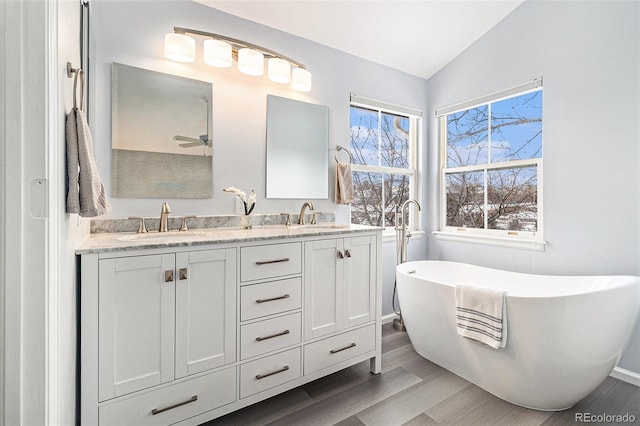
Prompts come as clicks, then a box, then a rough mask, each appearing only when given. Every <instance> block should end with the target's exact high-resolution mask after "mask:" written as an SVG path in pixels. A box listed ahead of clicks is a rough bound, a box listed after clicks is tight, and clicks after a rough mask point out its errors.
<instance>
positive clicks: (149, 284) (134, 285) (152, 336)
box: [98, 254, 175, 401]
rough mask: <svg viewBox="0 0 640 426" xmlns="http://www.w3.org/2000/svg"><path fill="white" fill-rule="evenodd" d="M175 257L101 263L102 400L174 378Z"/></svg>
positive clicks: (140, 257)
mask: <svg viewBox="0 0 640 426" xmlns="http://www.w3.org/2000/svg"><path fill="white" fill-rule="evenodd" d="M173 275H174V255H173V254H168V255H155V256H132V257H127V258H118V259H104V260H101V261H100V265H99V280H100V283H99V287H100V288H99V296H98V297H99V313H98V317H99V344H98V346H99V349H98V351H99V359H100V363H99V365H100V366H99V399H100V400H101V401H104V400H106V399H109V398H113V397H116V396H120V395H124V394H126V393H129V392H134V391H136V390H139V389H144V388H147V387H150V386H154V385H157V384H160V383H165V382H168V381H171V380H173V377H174V352H173V346H174V341H173V339H174V331H175V328H174V327H175V285H174V282H175V281H174V276H173Z"/></svg>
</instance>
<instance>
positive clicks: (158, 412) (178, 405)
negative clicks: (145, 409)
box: [151, 395, 198, 416]
mask: <svg viewBox="0 0 640 426" xmlns="http://www.w3.org/2000/svg"><path fill="white" fill-rule="evenodd" d="M197 400H198V395H193V396H192V397H191V399H188V400H186V401H182V402H178V403H177V404H173V405H170V406H168V407H165V408H154V409H153V410H151V415H152V416H155V415H156V414H160V413H164V412H165V411H169V410H173V409H174V408H178V407H182V406H183V405H186V404H189V403H191V402H196V401H197Z"/></svg>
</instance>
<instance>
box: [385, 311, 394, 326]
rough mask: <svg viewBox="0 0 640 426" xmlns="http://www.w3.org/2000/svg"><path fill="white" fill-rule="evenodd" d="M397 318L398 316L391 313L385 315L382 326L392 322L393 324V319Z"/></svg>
mask: <svg viewBox="0 0 640 426" xmlns="http://www.w3.org/2000/svg"><path fill="white" fill-rule="evenodd" d="M395 317H397V315H396V314H395V313H393V312H392V313H390V314H387V315H383V316H382V324H389V323H390V322H393V319H394V318H395Z"/></svg>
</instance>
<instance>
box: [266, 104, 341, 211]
mask: <svg viewBox="0 0 640 426" xmlns="http://www.w3.org/2000/svg"><path fill="white" fill-rule="evenodd" d="M328 150H329V108H328V107H326V106H324V105H315V104H310V103H307V102H301V101H296V100H293V99H287V98H281V97H278V96H273V95H268V96H267V179H266V181H267V188H266V196H267V198H308V199H323V198H328V197H329V195H328V185H329V184H328V173H329V164H328Z"/></svg>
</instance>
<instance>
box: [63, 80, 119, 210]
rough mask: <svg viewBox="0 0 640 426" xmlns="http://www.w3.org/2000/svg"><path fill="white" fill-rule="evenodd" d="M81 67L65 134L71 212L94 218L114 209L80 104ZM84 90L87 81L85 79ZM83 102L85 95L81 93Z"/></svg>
mask: <svg viewBox="0 0 640 426" xmlns="http://www.w3.org/2000/svg"><path fill="white" fill-rule="evenodd" d="M82 73H83V71H82V70H81V69H78V70H76V73H75V78H74V81H73V109H72V110H71V112H69V114H67V121H66V128H65V135H66V141H67V173H68V177H69V191H68V193H67V213H78V214H80V216H85V217H94V216H100V215H102V214H105V213H108V212H110V211H111V205H110V204H109V200H108V199H107V195H106V193H105V190H104V185H103V184H102V180H101V179H100V175H99V174H98V168H97V167H96V163H95V160H94V158H93V141H92V138H91V129H89V124H88V123H87V117H86V115H85V114H84V112H83V111H82V109H80V108H78V107H76V83H77V81H78V76H80V79H81V81H82ZM80 85H81V90H82V86H83V83H82V82H81V84H80ZM80 105H82V95H80Z"/></svg>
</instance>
